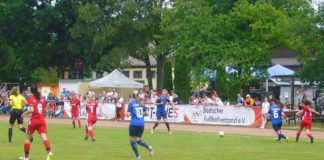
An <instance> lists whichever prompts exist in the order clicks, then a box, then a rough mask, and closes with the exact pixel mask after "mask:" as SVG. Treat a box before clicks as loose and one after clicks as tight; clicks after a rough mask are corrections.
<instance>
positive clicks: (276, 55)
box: [272, 48, 298, 58]
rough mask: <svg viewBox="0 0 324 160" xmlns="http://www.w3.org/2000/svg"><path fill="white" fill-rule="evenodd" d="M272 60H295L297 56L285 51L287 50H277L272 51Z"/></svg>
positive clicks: (287, 50)
mask: <svg viewBox="0 0 324 160" xmlns="http://www.w3.org/2000/svg"><path fill="white" fill-rule="evenodd" d="M272 53H273V56H272V58H297V57H298V54H297V53H295V52H293V51H291V50H289V49H287V48H277V49H274V50H272Z"/></svg>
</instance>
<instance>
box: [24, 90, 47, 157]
mask: <svg viewBox="0 0 324 160" xmlns="http://www.w3.org/2000/svg"><path fill="white" fill-rule="evenodd" d="M31 92H32V93H33V95H32V96H31V97H29V99H28V106H29V108H28V110H27V111H26V112H24V113H23V114H22V117H25V116H27V115H29V114H31V118H30V121H29V123H28V127H27V131H26V138H25V144H24V151H25V157H20V159H21V160H28V158H29V150H30V140H31V138H32V136H33V134H34V132H35V130H36V131H37V132H38V134H40V136H41V138H42V140H43V143H44V146H45V148H46V151H47V157H46V160H50V159H51V157H52V155H53V153H52V152H51V145H50V142H49V140H48V139H47V136H46V133H47V128H46V121H45V118H44V111H46V110H47V108H46V107H48V106H47V105H46V100H45V99H44V98H42V97H41V94H40V92H39V91H38V88H37V85H32V86H31Z"/></svg>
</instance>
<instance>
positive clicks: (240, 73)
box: [237, 68, 243, 95]
mask: <svg viewBox="0 0 324 160" xmlns="http://www.w3.org/2000/svg"><path fill="white" fill-rule="evenodd" d="M237 71H238V73H237V74H238V79H239V81H240V82H239V84H240V93H241V95H243V83H242V79H241V77H242V70H241V69H240V68H238V69H237Z"/></svg>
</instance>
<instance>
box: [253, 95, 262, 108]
mask: <svg viewBox="0 0 324 160" xmlns="http://www.w3.org/2000/svg"><path fill="white" fill-rule="evenodd" d="M254 106H261V101H260V100H259V97H255V102H254Z"/></svg>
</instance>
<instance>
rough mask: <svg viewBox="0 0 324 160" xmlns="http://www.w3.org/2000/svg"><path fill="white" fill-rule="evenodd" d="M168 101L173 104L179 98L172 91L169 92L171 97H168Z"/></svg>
mask: <svg viewBox="0 0 324 160" xmlns="http://www.w3.org/2000/svg"><path fill="white" fill-rule="evenodd" d="M169 99H170V101H172V102H174V104H177V103H178V101H179V97H178V95H177V94H176V92H175V91H174V90H172V91H171V96H170V97H169Z"/></svg>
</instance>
